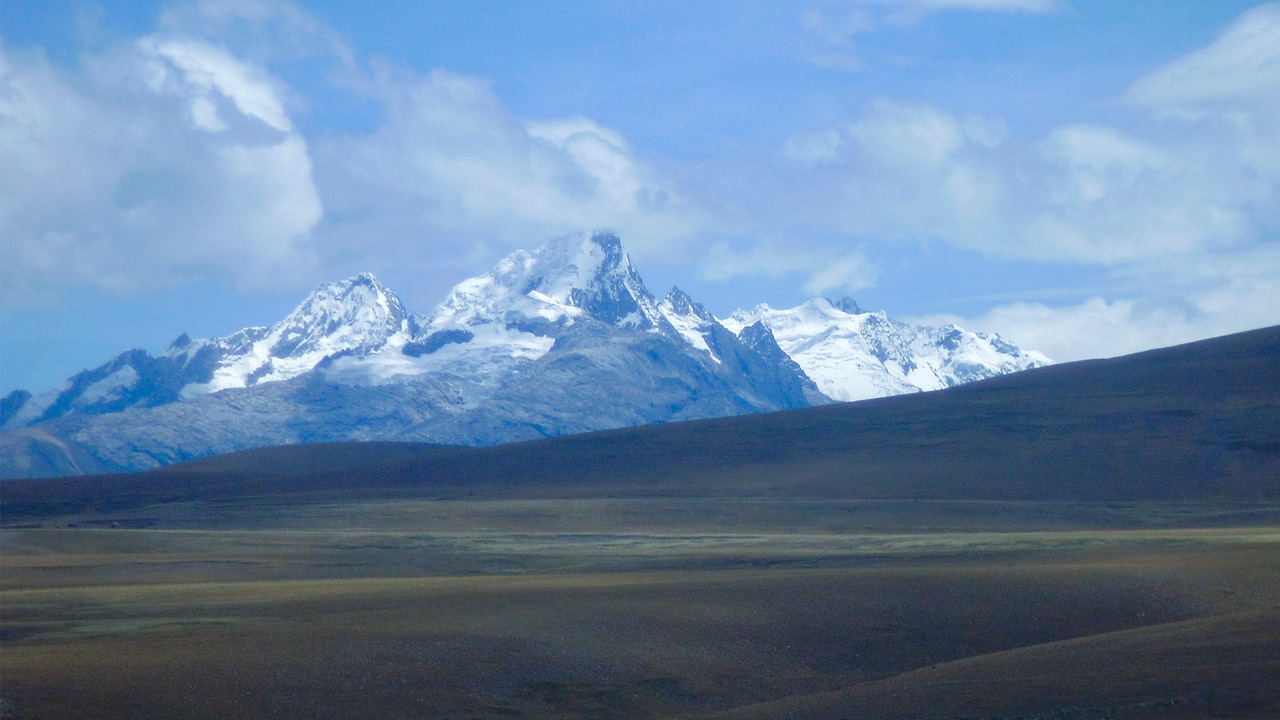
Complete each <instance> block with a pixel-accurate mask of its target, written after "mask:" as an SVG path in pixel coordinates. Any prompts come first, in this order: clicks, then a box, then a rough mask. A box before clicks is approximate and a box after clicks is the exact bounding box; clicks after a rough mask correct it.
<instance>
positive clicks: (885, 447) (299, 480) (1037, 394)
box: [3, 327, 1280, 519]
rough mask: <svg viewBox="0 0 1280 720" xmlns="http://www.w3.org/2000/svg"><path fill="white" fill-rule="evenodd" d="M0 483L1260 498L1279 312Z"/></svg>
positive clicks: (136, 488)
mask: <svg viewBox="0 0 1280 720" xmlns="http://www.w3.org/2000/svg"><path fill="white" fill-rule="evenodd" d="M318 453H327V454H328V455H326V456H324V457H331V458H347V459H345V460H340V461H339V460H334V459H329V460H325V459H323V458H322V456H321V455H319V454H318ZM3 490H4V492H3V510H4V514H5V516H6V518H8V519H13V518H15V517H22V516H24V515H29V514H42V513H45V512H52V511H56V510H60V511H68V510H73V509H76V508H83V507H95V508H97V509H100V510H101V509H105V508H109V507H123V506H125V505H129V506H137V505H140V504H148V503H152V502H162V501H173V500H195V499H217V498H228V499H229V498H244V497H249V496H254V495H272V496H283V495H296V496H297V497H298V498H299V499H305V498H312V499H322V498H327V499H334V498H341V497H372V496H378V495H416V496H425V497H452V496H473V495H474V496H480V497H498V496H509V497H611V496H618V497H643V496H655V497H656V496H671V497H680V496H700V497H773V496H786V497H811V498H898V499H917V498H918V499H985V500H1001V499H1009V500H1059V499H1061V500H1067V499H1070V500H1116V501H1123V500H1204V499H1232V500H1254V499H1263V498H1268V499H1274V498H1276V497H1280V327H1275V328H1267V329H1263V330H1257V331H1252V332H1247V333H1241V334H1238V335H1232V336H1227V337H1223V338H1217V339H1213V340H1207V341H1202V342H1198V343H1192V344H1189V345H1182V346H1178V347H1173V348H1166V349H1162V350H1155V351H1150V352H1145V353H1140V354H1137V355H1131V356H1127V357H1123V358H1117V359H1111V360H1100V361H1088V362H1080V363H1071V364H1065V365H1058V366H1053V367H1048V368H1043V369H1038V370H1031V371H1027V372H1023V373H1019V374H1016V375H1010V376H1005V377H1000V378H995V379H992V380H988V381H983V382H978V383H973V384H970V385H965V386H961V387H957V388H953V389H950V390H946V391H941V392H936V393H927V394H921V395H914V396H900V397H894V398H886V399H882V400H874V401H867V402H861V403H852V404H845V405H834V406H826V407H819V408H811V409H805V410H798V411H791V412H783V413H772V414H765V415H753V416H746V417H736V418H727V419H717V420H706V421H697V422H688V423H676V424H671V425H664V426H650V427H642V428H633V429H627V430H617V431H608V432H600V433H591V434H585V435H577V436H570V437H563V438H555V439H550V440H541V441H536V442H529V443H520V444H514V445H506V446H497V447H490V448H481V449H462V448H443V447H439V446H415V445H403V446H395V445H385V444H383V445H338V446H329V447H325V446H293V447H284V448H275V449H268V450H258V451H253V453H251V454H246V453H238V454H233V455H229V456H224V457H220V458H211V459H208V460H202V461H198V462H194V463H188V464H184V465H178V466H172V467H169V468H164V469H160V470H156V471H152V472H148V473H142V474H137V475H126V476H100V477H93V478H65V479H56V480H52V479H51V480H39V481H10V482H7V483H5V484H4V485H3Z"/></svg>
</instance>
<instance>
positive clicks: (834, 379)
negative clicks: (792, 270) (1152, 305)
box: [724, 298, 1051, 401]
mask: <svg viewBox="0 0 1280 720" xmlns="http://www.w3.org/2000/svg"><path fill="white" fill-rule="evenodd" d="M756 322H762V323H764V325H765V326H767V327H768V328H769V329H770V330H771V331H772V332H773V335H774V338H775V339H776V340H777V343H778V345H779V346H780V347H781V348H782V349H783V350H784V351H785V352H786V353H787V355H789V356H790V357H791V358H792V359H793V360H795V361H796V362H797V363H799V365H800V367H801V368H803V369H804V371H805V373H806V374H807V375H808V376H809V377H810V378H812V379H813V381H814V382H816V383H817V385H818V388H819V389H820V390H822V392H823V393H825V394H827V395H828V396H830V397H832V398H835V399H836V400H844V401H849V400H865V399H868V398H873V397H884V396H888V395H897V394H900V393H909V392H920V391H922V390H939V389H942V388H946V387H951V386H953V385H959V384H961V383H965V382H970V381H973V380H981V379H983V378H987V377H993V376H995V375H1001V374H1004V373H1009V372H1014V371H1017V370H1026V369H1028V368H1033V367H1039V366H1041V365H1048V364H1049V363H1050V362H1051V361H1050V360H1049V359H1048V358H1046V357H1044V356H1043V355H1041V354H1039V353H1035V352H1028V351H1023V350H1021V349H1020V348H1018V347H1017V346H1015V345H1013V344H1011V343H1009V342H1007V341H1005V340H1004V339H1003V338H1000V337H998V336H987V335H984V334H982V333H974V332H969V331H967V330H962V329H960V328H957V327H955V326H947V327H943V328H936V327H920V326H915V325H908V324H906V323H902V322H899V321H897V320H893V319H891V318H889V317H888V316H887V315H885V313H883V312H867V311H865V310H862V309H861V308H859V307H858V306H857V303H855V302H853V301H852V300H850V299H847V298H846V299H842V300H840V301H837V302H834V303H833V302H831V301H830V300H827V299H826V298H812V299H810V300H807V301H805V302H803V303H801V304H800V305H798V306H796V307H794V308H790V309H787V310H774V309H773V308H771V307H769V306H768V305H758V306H756V307H755V308H752V309H751V310H749V311H745V310H739V311H737V312H735V313H733V315H732V316H730V318H729V319H727V320H725V321H724V324H725V326H726V327H728V328H729V329H730V330H733V331H734V332H739V333H740V332H742V331H743V329H745V328H747V327H749V326H751V325H752V324H754V323H756Z"/></svg>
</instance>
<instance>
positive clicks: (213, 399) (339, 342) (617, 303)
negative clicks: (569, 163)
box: [0, 233, 1049, 477]
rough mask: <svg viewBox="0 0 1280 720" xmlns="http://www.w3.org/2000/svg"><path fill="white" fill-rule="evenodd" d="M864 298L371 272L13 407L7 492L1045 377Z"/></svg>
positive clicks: (596, 269)
mask: <svg viewBox="0 0 1280 720" xmlns="http://www.w3.org/2000/svg"><path fill="white" fill-rule="evenodd" d="M1048 362H1049V361H1048V359H1047V358H1045V357H1044V356H1042V355H1040V354H1038V353H1035V352H1030V351H1024V350H1021V349H1019V348H1017V347H1015V346H1014V345H1012V344H1010V343H1008V342H1005V341H1004V340H1002V339H1001V338H999V337H998V336H986V335H982V334H979V333H972V332H968V331H965V330H961V329H959V328H956V327H954V326H949V327H944V328H927V327H916V326H911V325H907V324H904V323H901V322H897V321H895V320H892V319H890V318H888V317H886V316H885V315H884V314H883V313H868V312H863V311H861V310H860V309H859V308H858V307H857V306H856V305H855V304H854V303H853V302H852V301H851V300H847V299H846V300H843V301H840V302H837V303H832V302H830V301H828V300H826V299H822V298H816V299H813V300H810V301H808V302H806V303H804V304H803V305H800V306H799V307H796V308H792V309H789V310H774V309H771V308H769V307H768V306H765V305H761V306H758V307H756V308H754V309H752V310H748V311H738V312H735V313H734V314H733V315H732V316H730V317H729V318H725V319H717V318H716V317H715V316H714V315H712V314H711V313H710V312H708V311H707V309H706V308H705V307H703V306H702V305H700V304H698V303H697V302H695V301H694V300H693V299H692V298H690V297H689V296H688V295H687V294H686V293H684V292H682V291H681V290H679V289H678V288H677V289H672V291H671V292H670V293H669V294H668V295H667V296H666V297H665V298H664V299H663V300H661V301H659V300H658V299H656V298H655V297H654V296H653V295H652V294H651V293H650V292H649V290H648V289H647V288H646V287H645V285H644V282H643V281H642V280H641V278H640V275H639V274H638V273H637V272H636V270H635V268H634V267H633V266H632V264H631V260H630V258H629V257H628V255H627V253H626V251H625V250H624V249H623V247H622V244H621V241H620V240H619V239H618V238H617V237H616V236H614V235H612V234H609V233H596V234H593V235H587V234H582V235H575V236H568V237H564V238H559V239H557V240H553V241H551V242H549V243H547V244H546V245H544V246H543V247H541V248H539V249H538V250H536V251H534V252H525V251H518V252H516V253H513V254H512V255H510V256H508V257H506V258H505V259H503V260H502V261H501V262H499V263H498V264H497V265H496V266H495V267H494V268H493V269H492V270H490V271H489V272H487V273H485V274H484V275H481V276H479V277H475V278H471V279H469V280H465V281H463V282H461V283H459V284H458V285H457V286H455V287H454V288H453V290H452V291H451V292H450V293H449V294H448V296H447V297H446V298H445V299H444V301H443V302H441V303H440V304H439V305H438V306H437V307H436V308H435V310H434V311H433V312H432V313H431V314H430V315H429V316H425V317H423V316H418V315H414V314H412V313H410V312H408V311H406V309H405V308H404V306H403V304H402V303H401V302H400V299H399V298H398V297H397V296H396V294H395V293H394V292H392V291H391V290H389V289H387V288H385V287H383V286H382V285H381V284H380V283H379V282H378V280H377V279H376V278H374V277H373V276H372V275H370V274H362V275H357V276H355V277H353V278H349V279H347V280H342V281H339V282H334V283H329V284H326V285H323V286H321V287H320V288H318V289H316V290H315V291H314V292H313V293H311V295H310V296H308V297H307V298H306V299H305V300H304V301H303V303H302V304H301V305H299V306H298V307H297V308H296V309H295V310H294V311H293V312H292V313H290V314H289V316H288V317H286V318H285V319H283V320H281V321H280V322H278V323H276V324H275V325H272V326H270V327H251V328H246V329H244V330H241V331H238V332H236V333H233V334H231V335H228V336H226V337H223V338H215V339H205V340H193V339H191V338H189V337H187V336H186V335H185V334H184V335H182V336H181V337H179V338H178V339H177V340H175V341H174V343H173V344H172V345H171V346H170V347H169V348H168V349H167V350H166V351H165V352H164V353H163V354H161V355H159V356H152V355H150V354H148V353H146V352H144V351H142V350H130V351H128V352H125V353H122V354H120V355H119V356H117V357H115V358H113V359H112V360H111V361H109V362H107V363H105V364H104V365H102V366H100V367H98V368H95V369H93V370H86V371H84V372H81V373H79V374H77V375H76V376H74V377H72V378H71V379H70V380H69V381H68V382H67V384H66V385H65V386H64V387H62V388H59V389H56V390H51V391H48V392H45V393H42V394H40V395H35V396H33V395H31V394H29V393H26V392H23V391H18V392H14V393H11V394H10V395H9V396H7V397H5V398H4V399H3V400H0V428H2V430H0V449H3V450H4V453H3V460H2V464H0V476H3V477H21V476H38V475H46V474H68V473H78V472H100V471H104V470H135V469H141V468H145V467H151V466H154V465H158V464H164V463H168V462H173V461H177V460H183V459H188V458H194V457H200V456H203V455H208V454H214V453H219V452H227V451H231V450H238V449H244V448H247V447H254V446H261V445H269V444H281V443H289V442H305V441H323V440H350V439H402V440H422V441H431V442H447V443H461V444H490V443H495V442H505V441H511V440H521V439H529V438H534V437H541V436H548V435H557V434H563V433H567V432H578V431H585V430H595V429H604V428H609V427H619V426H627V425H636V424H643V423H649V422H665V421H669V420H680V419H690V418H696V417H712V416H717V415H730V414H740V413H746V412H761V411H769V410H781V409H789V408H797V407H804V406H808V405H814V404H821V403H826V402H830V401H832V400H833V399H834V400H840V401H844V400H859V399H865V398H872V397H881V396H886V395H893V394H900V393H905V392H917V391H921V390H934V389H939V388H944V387H948V386H951V385H956V384H959V383H963V382H968V381H971V380H976V379H980V378H984V377H991V376H994V375H998V374H1003V373H1007V372H1013V371H1017V370H1022V369H1026V368H1030V367H1036V366H1039V365H1045V364H1048Z"/></svg>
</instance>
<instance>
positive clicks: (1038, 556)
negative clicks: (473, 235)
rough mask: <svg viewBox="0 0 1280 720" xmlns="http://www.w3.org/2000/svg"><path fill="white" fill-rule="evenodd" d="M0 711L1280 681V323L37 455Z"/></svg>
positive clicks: (795, 710)
mask: <svg viewBox="0 0 1280 720" xmlns="http://www.w3.org/2000/svg"><path fill="white" fill-rule="evenodd" d="M0 698H2V699H0V706H2V709H0V715H3V716H4V717H5V718H6V719H7V718H14V719H15V720H16V719H18V718H23V719H27V720H36V719H42V720H62V719H72V718H74V719H77V720H95V719H99V718H111V719H121V718H128V719H132V720H150V719H157V720H159V719H165V720H170V719H173V718H406V719H407V718H459V719H464V718H473V719H474V718H528V719H535V718H546V719H548V720H550V719H564V720H568V719H570V718H575V719H582V720H586V719H605V718H637V719H638V718H654V719H657V718H723V719H726V720H727V719H728V718H742V719H746V718H798V719H805V720H809V719H813V720H822V719H826V718H830V719H832V720H837V719H840V718H850V719H859V720H861V719H875V718H902V719H906V718H911V719H913V720H919V719H921V718H952V719H958V718H970V719H974V718H988V719H996V718H1008V719H1012V718H1041V719H1044V720H1048V719H1050V718H1053V719H1063V718H1151V719H1154V718H1175V719H1177V718H1258V719H1262V718H1270V719H1274V718H1277V717H1280V328H1269V329H1265V330H1261V331H1254V332H1250V333H1243V334H1240V335H1236V336H1231V337H1228V338H1221V339H1217V340H1213V341H1206V342H1202V343H1196V344H1193V345H1187V346H1182V347H1179V348H1170V349H1165V350H1160V351H1152V352H1150V353H1143V354H1140V355H1135V356H1130V357H1127V358H1118V359H1115V360H1109V361H1096V362H1088V363H1075V364H1070V365H1061V366H1055V367H1050V368H1045V369H1043V370H1034V371H1028V372H1026V373H1019V374H1017V375H1012V376H1006V377H1003V378H998V379H995V380H992V381H986V382H980V383H973V384H970V385H965V386H963V387H960V388H955V389H953V390H948V391H941V392H937V393H925V394H921V395H917V396H912V397H903V398H891V399H887V400H883V401H872V402H867V403H854V404H850V405H837V406H826V407H819V408H811V409H807V410H802V411H795V412H790V413H774V414H769V415H757V416H749V417H742V418H731V419H721V420H710V421H700V422H691V423H672V424H669V425H663V426H651V427H646V428H635V429H629V430H619V431H610V432H603V433H591V434H584V435H579V436H572V437H566V438H557V439H550V440H543V441H537V442H530V443H519V444H513V445H509V446H501V447H494V448H482V449H466V448H443V447H432V446H417V445H408V444H403V445H397V444H392V443H367V444H347V445H323V446H305V445H303V446H292V447H286V448H274V449H261V450H254V451H248V452H245V453H240V454H236V455H231V456H224V457H221V458H212V459H207V460H201V461H197V462H193V463H190V464H186V465H179V466H174V467H171V468H165V469H161V470H157V471H155V472H149V473H138V474H135V475H122V476H99V477H89V478H65V479H46V480H31V481H19V480H8V481H3V482H0Z"/></svg>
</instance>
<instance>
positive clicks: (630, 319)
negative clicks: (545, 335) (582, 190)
mask: <svg viewBox="0 0 1280 720" xmlns="http://www.w3.org/2000/svg"><path fill="white" fill-rule="evenodd" d="M512 314H514V315H515V316H521V317H523V318H527V319H535V320H541V321H543V322H549V323H572V321H573V319H574V318H576V317H580V316H583V315H586V316H589V317H592V318H595V319H596V320H600V321H601V322H605V323H608V324H610V325H615V326H618V327H627V328H636V329H650V328H652V327H654V326H656V325H657V323H658V318H659V313H658V309H657V302H656V301H655V300H654V297H653V295H652V294H651V293H650V292H649V290H648V289H647V288H645V286H644V281H643V280H641V279H640V275H639V273H637V272H636V270H635V268H634V267H633V266H632V265H631V258H630V257H629V256H628V255H627V253H626V250H624V249H623V247H622V241H621V240H619V239H618V237H617V236H616V235H613V234H612V233H605V232H598V233H595V234H593V235H586V234H578V235H567V236H564V237H560V238H556V239H555V240H552V241H550V242H548V243H546V244H545V245H543V246H542V247H540V248H538V249H537V250H535V251H534V252H532V253H528V252H525V251H523V250H518V251H516V252H514V253H512V254H510V255H508V256H507V257H506V258H504V259H503V260H502V261H501V262H499V263H498V264H497V265H496V266H494V268H493V269H492V270H490V271H489V272H487V273H485V274H484V275H481V276H479V277H474V278H471V279H470V280H465V281H463V282H461V283H459V284H458V285H456V286H454V288H453V290H452V291H451V292H450V293H449V295H448V297H447V298H445V301H444V302H442V303H441V304H440V305H439V306H438V307H437V308H436V310H435V312H434V313H433V314H432V315H431V317H430V318H429V319H428V321H427V326H428V328H429V330H430V331H439V330H442V329H445V328H448V327H464V326H476V325H483V324H488V323H493V322H498V321H506V320H508V319H509V318H508V316H509V315H512Z"/></svg>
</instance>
